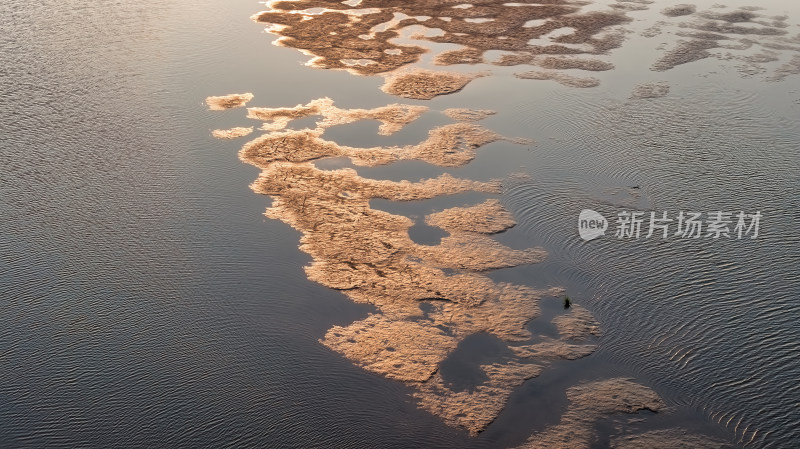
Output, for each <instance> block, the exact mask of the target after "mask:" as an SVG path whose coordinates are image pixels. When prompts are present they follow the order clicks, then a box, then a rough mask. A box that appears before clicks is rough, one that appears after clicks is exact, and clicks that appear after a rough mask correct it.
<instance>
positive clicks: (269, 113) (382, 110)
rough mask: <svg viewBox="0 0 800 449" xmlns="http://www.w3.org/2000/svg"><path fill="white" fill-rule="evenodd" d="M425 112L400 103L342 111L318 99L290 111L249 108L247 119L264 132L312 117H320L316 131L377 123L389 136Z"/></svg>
mask: <svg viewBox="0 0 800 449" xmlns="http://www.w3.org/2000/svg"><path fill="white" fill-rule="evenodd" d="M427 110H428V108H427V107H425V106H410V105H400V104H390V105H388V106H382V107H379V108H375V109H341V108H338V107H336V106H334V104H333V100H331V99H330V98H318V99H316V100H312V101H310V102H309V103H308V104H304V105H302V104H299V105H297V106H295V107H291V108H248V109H247V117H248V118H251V119H253V120H260V121H262V122H265V123H264V125H263V126H262V127H261V129H262V130H264V131H281V130H284V129H286V127H287V126H288V125H289V123H290V122H291V121H292V120H296V119H300V118H305V117H311V116H320V117H321V118H322V120H320V121H318V122H317V123H316V130H318V131H321V130H324V129H327V128H330V127H332V126H336V125H345V124H348V123H353V122H357V121H359V120H378V121H379V122H381V125H380V128H379V130H378V133H379V134H380V135H384V136H388V135H391V134H393V133H395V132H397V131H399V130H400V129H402V128H403V127H404V126H405V125H407V124H409V123H411V122H413V121H414V120H416V119H418V118H419V117H420V116H421V115H422V114H424V113H425V112H426V111H427Z"/></svg>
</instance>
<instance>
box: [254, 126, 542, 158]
mask: <svg viewBox="0 0 800 449" xmlns="http://www.w3.org/2000/svg"><path fill="white" fill-rule="evenodd" d="M321 136H322V131H321V130H308V129H306V130H301V131H283V132H273V133H269V134H264V135H263V136H261V137H257V138H256V139H254V140H251V141H250V142H248V143H247V144H245V146H244V147H243V148H242V152H241V156H242V157H243V158H245V159H247V160H248V161H249V162H250V163H253V164H254V165H257V166H259V167H266V166H267V165H269V164H270V163H272V162H277V161H288V162H308V161H312V160H314V159H319V158H323V157H339V156H346V157H349V158H350V159H351V160H352V161H353V164H355V165H368V166H373V165H383V164H388V163H391V162H396V161H400V160H411V159H413V160H422V161H426V162H430V163H432V164H436V165H440V166H446V167H455V166H461V165H464V164H466V163H468V162H470V161H471V160H472V159H474V158H475V151H476V150H477V149H478V148H480V147H481V146H483V145H486V144H489V143H492V142H495V141H497V140H511V141H515V142H522V141H516V140H512V139H506V138H504V137H502V136H500V135H498V134H495V133H493V132H491V131H489V130H487V129H485V128H483V127H481V126H478V125H474V124H471V123H453V124H451V125H445V126H442V127H439V128H435V129H433V130H431V131H430V132H429V134H428V138H427V139H426V140H425V141H423V142H421V143H419V144H417V145H407V146H404V147H394V146H393V147H372V148H354V147H349V146H344V145H338V144H336V143H334V142H331V141H328V140H325V139H323V138H322V137H321ZM525 143H527V142H525Z"/></svg>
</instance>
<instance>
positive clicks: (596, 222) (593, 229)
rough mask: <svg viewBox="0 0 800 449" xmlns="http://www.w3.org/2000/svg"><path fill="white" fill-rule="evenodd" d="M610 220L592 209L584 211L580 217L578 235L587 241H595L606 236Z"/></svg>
mask: <svg viewBox="0 0 800 449" xmlns="http://www.w3.org/2000/svg"><path fill="white" fill-rule="evenodd" d="M606 229H608V220H606V218H605V217H603V216H602V215H600V213H598V212H595V211H593V210H591V209H584V210H582V211H581V214H580V215H578V233H579V234H580V235H581V238H582V239H583V240H585V241H587V242H588V241H589V240H594V239H596V238H598V237H602V236H604V235H605V234H606Z"/></svg>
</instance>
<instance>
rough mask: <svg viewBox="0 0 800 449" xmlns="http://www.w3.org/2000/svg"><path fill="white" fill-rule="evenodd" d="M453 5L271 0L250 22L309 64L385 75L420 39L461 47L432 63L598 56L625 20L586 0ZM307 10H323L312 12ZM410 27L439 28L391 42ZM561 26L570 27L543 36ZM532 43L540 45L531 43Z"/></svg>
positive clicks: (413, 54)
mask: <svg viewBox="0 0 800 449" xmlns="http://www.w3.org/2000/svg"><path fill="white" fill-rule="evenodd" d="M459 4H460V3H458V2H453V1H444V2H429V1H425V2H398V1H392V0H363V1H362V2H360V3H359V4H358V5H356V6H350V5H348V4H346V3H338V2H324V1H318V0H297V1H271V2H268V3H267V7H268V9H267V10H265V11H263V12H260V13H258V14H256V15H255V16H253V19H254V20H255V21H257V22H260V23H265V24H270V28H268V29H269V31H270V32H271V33H274V34H277V35H278V36H279V38H278V40H277V41H276V42H275V43H276V44H277V45H282V46H286V47H292V48H296V49H298V50H300V51H302V52H303V53H305V54H308V55H310V56H312V59H311V61H309V64H310V65H312V66H315V67H321V68H327V69H343V70H348V71H350V72H354V73H358V74H362V75H372V74H377V73H383V72H390V71H393V70H396V69H398V68H400V67H403V66H406V65H409V64H413V63H415V62H417V61H418V60H419V57H420V55H422V54H423V53H425V52H427V51H428V50H427V49H426V48H425V47H426V46H425V45H424V42H423V41H430V42H434V43H444V44H457V45H460V46H461V47H462V48H461V49H459V50H450V51H446V52H444V53H441V54H439V55H437V56H436V57H435V58H434V61H435V63H437V64H442V65H451V64H476V63H480V62H482V61H483V55H484V53H485V52H487V51H490V50H500V51H507V52H522V53H525V54H529V55H542V54H544V55H559V54H563V55H569V54H601V53H605V52H607V51H608V50H610V49H613V48H617V47H618V46H619V45H620V44H621V42H622V41H621V39H620V35H618V34H616V35H614V34H613V33H609V32H610V31H612V30H613V29H614V27H616V26H619V25H622V24H625V23H628V22H629V21H630V20H631V19H630V18H628V17H626V16H625V15H624V11H618V10H614V8H611V9H609V10H607V11H583V10H582V9H583V7H584V6H585V5H586V3H581V2H575V1H570V0H548V1H547V2H537V3H527V2H523V3H518V4H515V3H509V2H505V1H500V0H476V1H474V2H470V4H471V5H472V7H470V8H456V7H454V6H458V5H459ZM626 5H627V6H625V5H621V6H620V5H617V6H618V8H619V7H622V8H623V9H631V8H633V9H638V8H639V6H638V5H637V4H636V3H626ZM313 8H323V9H322V10H319V11H314V12H313V13H312V12H311V10H312V9H313ZM533 23H535V25H532V24H533ZM412 26H420V27H424V28H425V29H428V30H437V31H439V32H438V33H435V34H434V35H430V34H424V33H422V34H420V35H418V36H416V39H418V40H420V45H402V44H397V43H393V42H392V40H393V39H395V38H398V37H399V36H400V32H401V31H402V30H403V29H404V28H408V27H412ZM561 29H572V30H574V31H573V32H572V33H570V34H565V35H564V34H562V35H553V36H551V35H550V34H551V33H553V32H554V31H556V30H561ZM533 40H539V41H541V42H538V43H531V41H533ZM353 61H359V62H360V63H359V64H354V63H353Z"/></svg>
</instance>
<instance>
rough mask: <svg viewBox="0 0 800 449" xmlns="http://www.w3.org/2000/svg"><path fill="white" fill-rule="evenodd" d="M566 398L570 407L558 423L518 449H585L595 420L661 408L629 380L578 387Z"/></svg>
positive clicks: (654, 397) (652, 395) (651, 395)
mask: <svg viewBox="0 0 800 449" xmlns="http://www.w3.org/2000/svg"><path fill="white" fill-rule="evenodd" d="M567 399H568V400H569V403H570V404H569V407H568V408H567V411H566V412H565V413H564V415H563V416H562V417H561V422H560V423H559V424H557V425H555V426H552V427H550V428H548V429H547V430H545V431H543V432H539V433H536V434H534V435H533V436H531V437H530V439H528V441H527V442H526V443H525V444H524V445H523V446H522V448H525V449H583V448H587V449H588V448H589V447H591V443H592V441H593V439H594V437H595V429H594V423H595V421H597V420H598V419H600V418H604V417H606V416H609V415H613V414H620V413H636V412H639V411H644V410H650V411H653V412H657V411H659V410H661V409H662V408H663V407H664V403H663V401H662V400H661V398H659V396H658V395H657V394H656V393H655V392H654V391H652V390H650V389H649V388H647V387H645V386H643V385H640V384H637V383H634V382H632V381H631V380H629V379H608V380H602V381H596V382H588V383H585V384H582V385H578V386H575V387H572V388H569V389H568V390H567ZM641 447H647V446H641Z"/></svg>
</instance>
